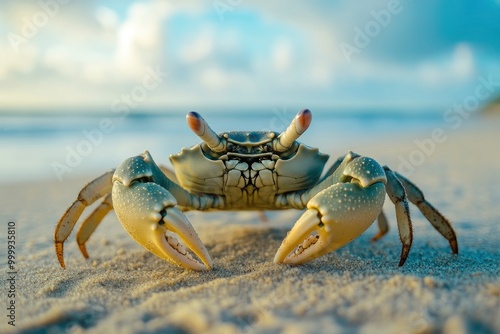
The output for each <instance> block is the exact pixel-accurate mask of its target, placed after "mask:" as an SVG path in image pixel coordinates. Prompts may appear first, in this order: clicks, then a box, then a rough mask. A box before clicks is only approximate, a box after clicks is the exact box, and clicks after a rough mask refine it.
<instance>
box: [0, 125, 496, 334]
mask: <svg viewBox="0 0 500 334" xmlns="http://www.w3.org/2000/svg"><path fill="white" fill-rule="evenodd" d="M499 125H500V122H499V121H498V120H491V119H490V120H488V121H487V122H485V121H481V120H474V121H471V122H469V123H467V124H465V122H464V125H463V126H462V127H461V128H459V129H456V130H453V129H451V128H445V129H443V131H444V133H445V136H446V139H445V140H442V142H439V143H438V142H434V145H435V146H434V148H433V150H432V152H431V153H430V154H427V153H429V152H430V151H429V152H427V153H425V152H423V153H421V154H420V153H412V152H415V150H417V151H418V150H422V149H421V148H419V147H418V146H417V145H416V143H415V140H416V139H418V140H420V141H422V140H424V139H426V138H427V139H429V138H432V135H431V133H432V129H429V131H424V132H421V133H420V137H419V138H415V137H414V136H406V137H405V136H402V135H401V134H400V135H399V136H398V137H397V138H394V139H392V140H374V141H373V142H366V143H364V144H361V143H357V144H356V146H355V147H347V146H346V145H343V147H336V146H334V145H333V144H327V145H326V147H321V150H322V151H326V152H328V153H332V154H336V155H340V154H343V153H344V152H346V151H347V150H348V149H352V150H354V151H356V152H358V153H360V154H363V155H367V156H371V157H373V158H375V159H377V160H378V161H380V162H381V163H382V164H387V165H389V166H392V167H393V168H394V169H396V170H397V169H398V166H400V165H401V161H403V160H404V159H406V160H410V159H413V160H414V161H417V162H419V164H418V166H413V169H412V170H411V171H410V172H411V174H412V175H408V176H409V178H410V179H411V180H413V181H414V182H415V183H416V184H417V185H419V186H420V187H421V189H422V190H423V191H424V192H425V194H426V197H427V199H428V200H429V201H430V202H431V203H433V204H434V205H435V206H436V207H437V208H438V209H439V210H440V211H441V212H442V213H443V214H444V215H445V216H447V217H448V218H449V219H450V220H451V221H452V223H453V226H454V228H455V230H456V232H457V235H458V242H459V248H460V252H459V254H458V255H452V254H451V250H450V248H449V245H448V243H447V241H446V240H445V239H443V238H442V237H441V236H440V235H439V234H438V233H437V231H435V230H434V228H433V227H432V226H431V225H430V224H429V223H428V222H427V221H426V220H425V218H424V217H423V216H422V215H421V214H420V212H419V211H418V209H416V208H415V207H414V206H412V207H411V210H412V211H411V212H412V215H413V216H412V217H413V226H414V243H413V247H412V250H411V252H410V255H409V257H408V260H407V262H406V264H405V265H404V266H403V267H401V268H398V266H397V264H398V261H399V255H400V250H401V243H400V241H399V237H398V234H397V227H396V219H395V213H394V206H393V205H392V203H391V202H390V201H389V200H388V199H386V203H385V206H384V210H385V212H386V214H387V216H388V219H389V223H390V227H391V229H390V231H389V234H388V235H387V236H385V237H384V238H383V239H381V240H379V241H378V242H376V243H371V242H370V239H371V237H372V236H373V235H374V234H375V233H376V231H377V226H376V224H373V225H372V227H370V229H369V230H368V231H366V232H365V233H364V234H363V235H362V236H361V237H359V238H358V239H356V240H354V241H353V242H352V243H350V244H348V245H347V246H345V247H343V248H341V249H339V250H338V251H336V252H333V253H330V254H328V255H326V256H324V257H322V258H320V259H317V260H315V261H313V262H310V263H308V264H305V265H302V266H298V267H291V266H286V265H276V264H274V263H273V262H272V260H273V257H274V254H275V252H276V250H277V249H278V247H279V245H280V243H281V241H282V240H283V238H284V237H285V235H286V233H287V231H288V230H289V229H290V228H291V227H292V225H293V223H294V222H295V220H296V219H297V218H298V217H299V216H300V214H301V212H299V211H295V210H291V211H283V212H267V213H266V214H267V217H268V219H269V221H268V222H262V221H260V219H259V216H258V215H257V214H256V213H255V212H236V213H235V212H214V213H196V212H189V213H187V217H188V218H189V219H190V221H191V222H192V224H193V226H194V227H195V228H196V230H197V231H198V234H199V236H200V238H201V239H202V240H203V242H204V243H205V245H206V246H207V249H208V251H209V252H210V254H211V256H212V258H213V260H214V270H212V271H210V272H194V271H189V270H184V269H181V268H177V267H175V266H173V265H170V264H168V263H166V262H164V261H162V260H161V259H159V258H157V257H155V256H154V255H152V254H150V253H149V252H147V251H146V250H145V249H143V248H142V247H141V246H140V245H138V244H137V243H136V242H135V241H133V240H132V239H131V238H130V237H129V236H128V235H127V234H126V232H125V231H124V230H123V229H122V227H121V225H120V224H119V222H118V220H117V218H116V216H115V215H114V214H110V215H109V216H107V217H106V218H105V220H104V221H103V223H102V224H101V225H100V226H99V228H98V229H97V230H96V233H95V234H94V235H93V236H92V238H91V239H90V240H89V242H88V245H87V249H88V251H89V254H90V257H91V258H90V259H89V260H85V259H84V258H83V257H82V256H81V254H79V251H78V247H77V244H76V241H75V238H74V234H75V233H73V234H72V235H71V236H70V238H69V239H68V241H67V242H66V244H65V258H66V266H67V268H66V269H65V270H63V269H61V267H60V266H59V264H58V262H57V259H56V255H55V252H54V247H53V233H54V228H55V225H56V223H57V221H58V219H59V218H60V216H61V214H62V213H63V212H64V211H65V210H66V208H67V207H68V206H69V205H70V204H71V202H72V201H73V200H74V199H75V197H76V195H77V193H78V191H79V189H80V188H81V187H82V186H83V185H85V183H86V182H87V181H89V179H90V178H91V176H89V175H82V176H77V175H74V176H75V177H76V178H72V179H68V180H66V181H64V182H35V183H29V184H28V183H15V184H3V185H1V187H0V196H1V202H2V208H3V209H2V211H1V217H2V218H1V221H2V231H1V233H0V234H1V236H2V246H1V247H2V249H1V252H2V253H1V254H2V259H1V261H2V270H3V276H2V281H4V282H5V281H6V279H7V278H8V277H7V273H6V272H7V270H5V268H6V260H7V255H6V253H7V246H6V242H5V240H6V236H7V231H8V226H7V225H8V224H7V223H8V222H14V223H15V233H16V234H15V236H16V255H15V256H16V264H15V270H16V272H17V273H16V274H15V285H14V288H15V306H16V308H15V327H13V326H10V325H9V324H8V321H9V319H8V317H6V315H5V313H6V312H7V315H8V312H9V311H8V310H6V307H7V306H8V305H7V303H8V300H7V295H8V289H9V286H8V285H7V284H2V309H3V315H2V319H3V320H2V321H1V322H0V332H2V333H14V332H22V333H37V332H40V333H42V332H43V333H64V332H68V333H75V334H76V333H160V332H161V333H166V332H169V333H278V332H282V333H306V332H308V333H334V332H335V333H401V334H402V333H441V332H443V333H449V334H451V333H453V334H458V333H500V265H499V264H500V248H499V247H498V246H499V236H500V234H499V232H500V229H499V226H500V224H499V219H500V206H499V205H498V203H499V202H500V191H499V190H498V185H499V182H498V173H499V172H500V156H499V154H498V152H499V143H500V132H499V131H498V129H499ZM135 153H139V152H130V154H131V155H133V154H135ZM172 153H173V152H172ZM412 154H413V156H412ZM418 157H424V158H423V160H422V161H421V163H420V160H418V159H417V158H418ZM402 159H403V160H402ZM416 159H417V160H416ZM103 172H104V170H103ZM402 172H405V171H402ZM72 176H73V175H72ZM9 300H10V299H9ZM6 305H7V306H6Z"/></svg>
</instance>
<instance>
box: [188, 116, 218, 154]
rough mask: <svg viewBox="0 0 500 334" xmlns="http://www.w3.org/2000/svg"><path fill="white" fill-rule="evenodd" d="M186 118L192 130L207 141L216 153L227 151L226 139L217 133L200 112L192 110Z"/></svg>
mask: <svg viewBox="0 0 500 334" xmlns="http://www.w3.org/2000/svg"><path fill="white" fill-rule="evenodd" d="M186 120H187V123H188V125H189V127H190V128H191V130H193V132H194V133H195V134H196V135H197V136H198V137H200V138H201V139H202V140H203V141H204V142H205V143H207V145H208V147H210V149H211V150H212V151H214V152H216V153H223V152H225V151H226V140H225V139H224V138H221V137H220V136H219V135H218V134H216V133H215V132H214V130H212V129H211V128H210V126H208V123H207V122H206V121H205V120H204V119H203V117H201V115H200V114H198V113H197V112H196V111H191V112H189V113H188V114H187V116H186Z"/></svg>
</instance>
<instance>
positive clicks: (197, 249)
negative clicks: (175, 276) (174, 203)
mask: <svg viewBox="0 0 500 334" xmlns="http://www.w3.org/2000/svg"><path fill="white" fill-rule="evenodd" d="M165 212H166V214H165V216H164V218H163V222H164V224H163V227H164V228H157V229H151V230H150V231H151V232H152V234H153V238H152V244H153V245H154V246H152V247H149V248H148V249H149V250H150V251H151V252H152V253H153V254H155V255H156V256H158V257H160V258H163V259H165V260H168V261H170V262H173V263H175V264H176V265H178V266H181V267H184V268H187V269H192V270H210V269H212V266H213V263H212V259H211V257H210V254H209V253H208V251H207V249H206V248H205V245H204V244H203V242H202V241H201V240H200V238H199V237H198V235H197V233H196V231H195V230H194V228H193V226H192V225H191V224H190V223H189V221H188V220H187V219H186V217H185V216H184V215H183V214H182V212H181V211H180V210H179V209H177V208H175V207H171V208H168V209H166V210H165ZM167 231H169V232H173V233H175V234H176V235H177V236H178V238H180V239H181V240H182V241H183V242H184V243H185V244H186V246H187V248H189V249H190V250H191V251H192V252H193V253H194V254H196V256H197V257H198V258H199V259H200V260H201V262H203V263H200V262H199V261H197V260H196V259H195V258H193V257H192V256H191V254H190V253H189V252H188V251H187V250H186V249H185V247H184V246H183V245H182V244H181V243H180V242H179V241H178V240H177V239H176V237H175V236H173V235H171V234H168V233H167V234H166V232H167Z"/></svg>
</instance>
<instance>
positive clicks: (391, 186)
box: [384, 167, 413, 267]
mask: <svg viewBox="0 0 500 334" xmlns="http://www.w3.org/2000/svg"><path fill="white" fill-rule="evenodd" d="M384 171H385V175H386V176H387V186H386V190H387V195H389V198H390V199H391V201H392V203H394V205H395V206H396V219H397V222H398V231H399V238H400V239H401V243H402V244H403V246H402V250H401V259H400V261H399V266H400V267H401V266H402V265H403V264H404V263H405V261H406V258H407V257H408V254H409V253H410V248H411V244H412V241H413V231H412V225H411V218H410V209H409V207H408V201H407V199H406V192H405V188H404V187H403V185H402V184H401V182H399V179H398V178H397V177H396V175H395V174H394V173H393V172H392V171H391V170H390V169H389V167H384Z"/></svg>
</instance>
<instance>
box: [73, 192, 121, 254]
mask: <svg viewBox="0 0 500 334" xmlns="http://www.w3.org/2000/svg"><path fill="white" fill-rule="evenodd" d="M111 210H113V200H112V197H111V193H109V194H107V195H106V197H104V200H103V201H102V203H101V205H99V206H98V207H97V209H95V210H94V211H93V212H92V213H91V214H90V215H89V216H88V217H87V219H85V220H84V222H83V223H82V225H80V228H79V229H78V232H77V233H76V242H77V243H78V247H79V248H80V251H81V252H82V254H83V256H84V257H85V258H86V259H88V257H89V254H88V253H87V248H86V247H85V243H86V242H87V240H89V238H90V236H91V235H92V233H94V231H95V229H96V228H97V226H98V225H99V223H100V222H101V221H102V219H103V218H104V217H105V216H106V215H107V214H108V212H110V211H111Z"/></svg>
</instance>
